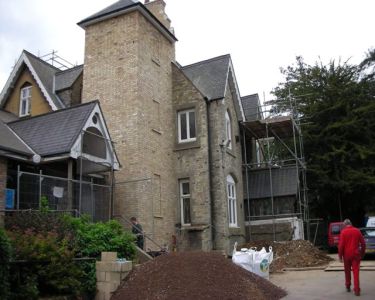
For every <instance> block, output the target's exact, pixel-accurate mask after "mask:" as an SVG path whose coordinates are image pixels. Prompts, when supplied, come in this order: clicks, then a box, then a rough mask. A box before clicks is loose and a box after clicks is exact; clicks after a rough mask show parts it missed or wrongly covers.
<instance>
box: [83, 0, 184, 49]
mask: <svg viewBox="0 0 375 300" xmlns="http://www.w3.org/2000/svg"><path fill="white" fill-rule="evenodd" d="M136 10H138V11H139V12H140V13H141V14H142V15H143V16H144V17H145V18H146V19H147V20H148V21H150V22H151V23H152V24H153V25H155V26H156V27H157V28H159V30H160V31H161V32H162V33H163V34H164V35H165V36H166V38H167V39H168V40H169V41H170V42H176V41H178V40H177V38H176V37H175V36H174V34H172V33H171V32H170V30H169V29H168V28H166V27H165V26H164V24H163V23H161V22H160V21H159V20H158V19H157V18H156V17H155V16H154V15H153V14H152V13H151V12H150V11H149V10H148V9H147V8H146V6H144V5H143V4H142V3H141V2H135V3H134V4H131V5H129V6H126V7H122V8H118V9H115V10H113V11H109V12H107V13H103V14H101V15H98V16H95V15H94V16H92V17H88V18H86V19H83V20H82V21H80V22H78V23H77V25H78V26H80V27H81V28H83V29H85V28H86V27H87V26H88V25H91V24H94V23H97V22H99V21H103V20H107V19H109V18H112V17H115V16H119V15H122V14H125V13H129V12H132V11H136Z"/></svg>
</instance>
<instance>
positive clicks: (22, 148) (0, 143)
mask: <svg viewBox="0 0 375 300" xmlns="http://www.w3.org/2000/svg"><path fill="white" fill-rule="evenodd" d="M0 149H3V150H8V151H12V152H16V153H19V154H23V155H26V156H32V155H34V154H35V153H33V152H32V151H31V150H30V149H29V148H28V147H27V146H26V145H25V143H23V142H22V141H21V140H20V139H19V137H17V135H16V134H15V133H14V132H13V131H12V130H11V129H10V128H9V127H8V126H7V125H6V124H4V123H3V122H2V121H0Z"/></svg>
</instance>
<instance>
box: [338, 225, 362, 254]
mask: <svg viewBox="0 0 375 300" xmlns="http://www.w3.org/2000/svg"><path fill="white" fill-rule="evenodd" d="M365 250H366V244H365V240H364V238H363V236H362V233H361V232H360V231H359V229H357V228H355V227H353V226H351V225H348V226H346V227H345V228H344V229H343V230H342V231H341V233H340V242H339V258H340V259H342V258H343V257H344V258H353V257H358V258H359V259H360V258H361V257H362V256H363V255H364V254H365Z"/></svg>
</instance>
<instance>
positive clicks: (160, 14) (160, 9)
mask: <svg viewBox="0 0 375 300" xmlns="http://www.w3.org/2000/svg"><path fill="white" fill-rule="evenodd" d="M165 5H166V3H165V2H164V0H154V1H151V2H150V0H145V6H146V7H147V9H148V10H149V11H150V12H152V14H153V15H154V16H155V17H156V18H157V19H158V20H159V21H160V22H161V23H162V24H163V25H164V26H165V27H167V28H168V29H169V30H171V31H172V32H173V29H172V28H171V20H170V19H169V18H168V16H167V14H166V13H165Z"/></svg>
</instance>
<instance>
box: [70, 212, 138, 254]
mask: <svg viewBox="0 0 375 300" xmlns="http://www.w3.org/2000/svg"><path fill="white" fill-rule="evenodd" d="M64 218H65V222H66V224H68V226H70V227H71V229H72V231H74V235H75V238H76V242H77V249H78V254H79V255H80V256H82V257H95V258H99V257H100V253H101V252H103V251H114V252H117V253H118V256H119V257H121V258H127V259H129V260H131V259H133V258H134V255H135V246H134V236H133V235H132V234H130V233H128V232H126V231H124V229H123V228H122V226H121V224H120V223H119V222H117V221H115V220H110V221H108V222H106V223H101V222H99V223H91V222H90V221H89V218H87V217H82V218H73V217H70V216H65V217H64Z"/></svg>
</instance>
